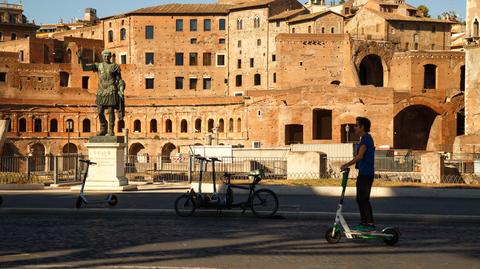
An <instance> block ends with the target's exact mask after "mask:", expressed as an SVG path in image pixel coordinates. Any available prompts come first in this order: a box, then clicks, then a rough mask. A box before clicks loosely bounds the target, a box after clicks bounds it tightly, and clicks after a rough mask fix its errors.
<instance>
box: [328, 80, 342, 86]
mask: <svg viewBox="0 0 480 269" xmlns="http://www.w3.org/2000/svg"><path fill="white" fill-rule="evenodd" d="M330 84H332V85H340V81H338V80H334V81H332V82H330Z"/></svg>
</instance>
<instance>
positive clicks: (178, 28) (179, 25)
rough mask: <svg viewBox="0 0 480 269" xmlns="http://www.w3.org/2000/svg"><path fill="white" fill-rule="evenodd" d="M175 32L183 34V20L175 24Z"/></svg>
mask: <svg viewBox="0 0 480 269" xmlns="http://www.w3.org/2000/svg"><path fill="white" fill-rule="evenodd" d="M175 31H177V32H183V20H182V19H179V20H177V21H176V22H175Z"/></svg>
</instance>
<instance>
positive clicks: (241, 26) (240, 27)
mask: <svg viewBox="0 0 480 269" xmlns="http://www.w3.org/2000/svg"><path fill="white" fill-rule="evenodd" d="M242 29H243V21H242V19H240V18H238V19H237V30H242Z"/></svg>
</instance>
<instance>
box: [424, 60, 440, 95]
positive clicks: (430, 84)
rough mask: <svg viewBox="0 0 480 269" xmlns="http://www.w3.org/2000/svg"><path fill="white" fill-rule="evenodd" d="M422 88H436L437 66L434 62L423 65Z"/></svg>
mask: <svg viewBox="0 0 480 269" xmlns="http://www.w3.org/2000/svg"><path fill="white" fill-rule="evenodd" d="M423 68H424V72H423V74H424V78H423V88H424V89H436V88H437V66H436V65H434V64H427V65H425V66H424V67H423Z"/></svg>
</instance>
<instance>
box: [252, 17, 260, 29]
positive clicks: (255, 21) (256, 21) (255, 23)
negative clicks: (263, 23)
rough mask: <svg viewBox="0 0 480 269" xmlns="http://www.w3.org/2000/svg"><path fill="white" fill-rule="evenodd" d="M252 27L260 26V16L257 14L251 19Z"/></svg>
mask: <svg viewBox="0 0 480 269" xmlns="http://www.w3.org/2000/svg"><path fill="white" fill-rule="evenodd" d="M253 27H254V28H260V17H259V16H258V15H257V16H255V18H254V19H253Z"/></svg>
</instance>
